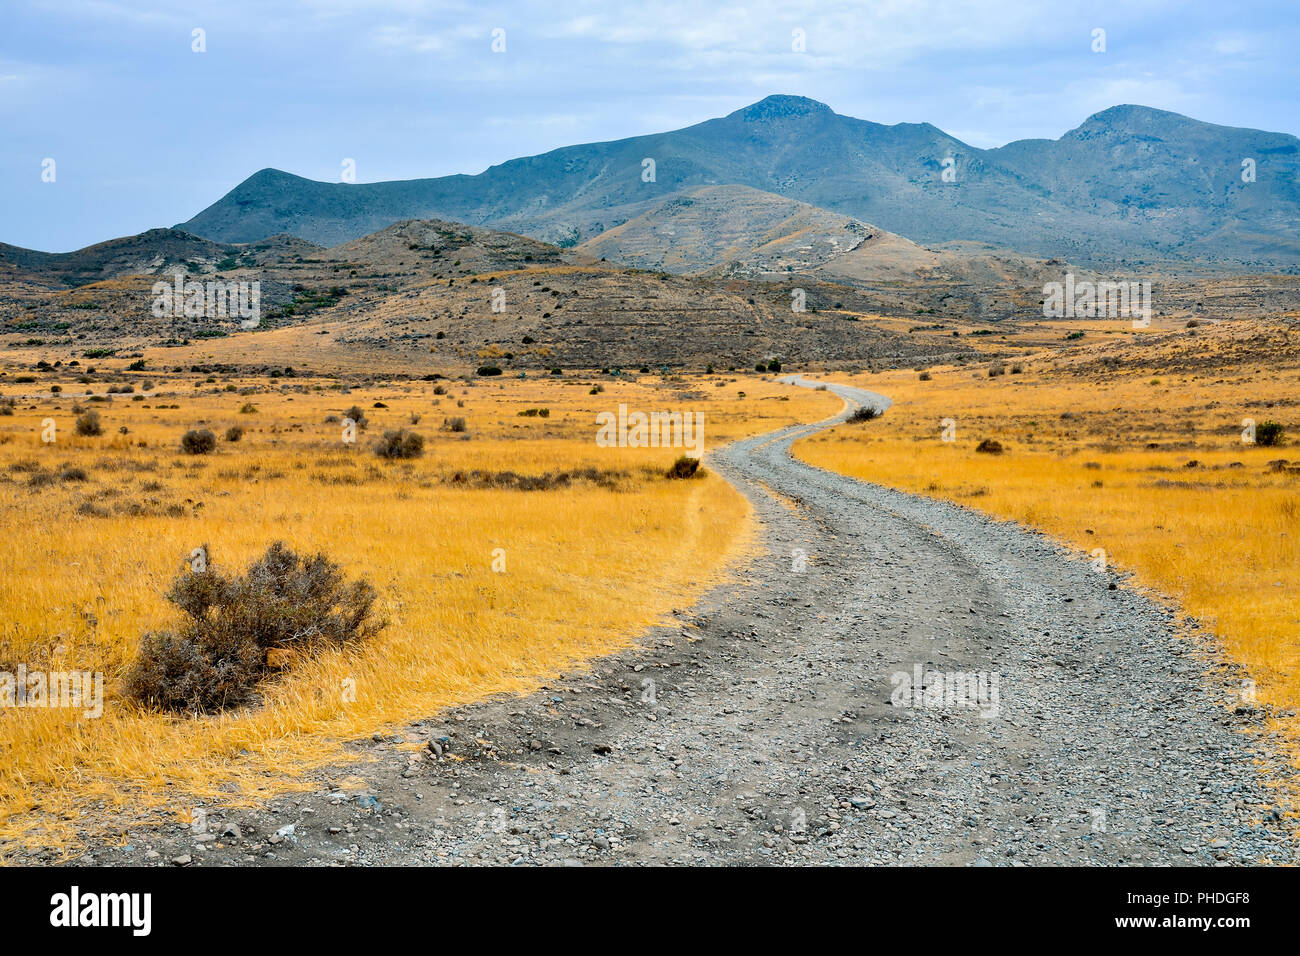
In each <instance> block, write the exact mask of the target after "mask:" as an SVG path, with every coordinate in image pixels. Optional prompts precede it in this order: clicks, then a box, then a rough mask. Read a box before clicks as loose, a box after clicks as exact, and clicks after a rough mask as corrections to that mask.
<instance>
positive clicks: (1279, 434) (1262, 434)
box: [1255, 422, 1286, 447]
mask: <svg viewBox="0 0 1300 956" xmlns="http://www.w3.org/2000/svg"><path fill="white" fill-rule="evenodd" d="M1284 441H1286V429H1285V428H1284V427H1283V426H1282V424H1281V423H1280V422H1261V423H1260V424H1259V425H1256V426H1255V444H1256V445H1265V446H1268V447H1273V446H1276V445H1280V444H1282V443H1283V442H1284Z"/></svg>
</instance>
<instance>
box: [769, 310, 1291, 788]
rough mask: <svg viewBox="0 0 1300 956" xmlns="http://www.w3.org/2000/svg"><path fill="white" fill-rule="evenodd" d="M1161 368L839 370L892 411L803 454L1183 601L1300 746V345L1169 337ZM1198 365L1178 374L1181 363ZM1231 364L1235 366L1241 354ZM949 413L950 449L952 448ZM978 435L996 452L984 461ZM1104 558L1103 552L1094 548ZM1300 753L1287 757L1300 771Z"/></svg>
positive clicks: (1091, 363) (1089, 364)
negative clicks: (963, 510) (951, 506)
mask: <svg viewBox="0 0 1300 956" xmlns="http://www.w3.org/2000/svg"><path fill="white" fill-rule="evenodd" d="M1153 341H1158V342H1159V345H1158V346H1157V347H1154V348H1153V349H1152V351H1151V358H1152V360H1153V363H1154V364H1155V365H1156V366H1157V367H1156V368H1155V370H1152V369H1150V368H1141V367H1124V368H1123V369H1121V370H1116V369H1115V368H1113V367H1108V366H1107V365H1105V363H1104V362H1098V361H1097V360H1096V359H1097V356H1095V355H1093V354H1092V353H1090V352H1088V351H1087V350H1083V351H1081V352H1080V353H1078V354H1076V355H1073V357H1070V358H1064V359H1058V358H1057V357H1056V356H1049V355H1046V354H1041V355H1035V356H1031V357H1029V358H1028V359H1024V360H1008V361H1007V366H1008V369H1009V366H1010V365H1011V364H1016V363H1020V364H1022V365H1023V371H1022V372H1021V373H1020V374H1005V375H1001V376H998V377H992V378H991V377H989V375H988V371H987V369H988V365H987V364H984V365H981V366H979V367H978V368H975V367H971V368H941V369H932V370H931V371H930V372H929V374H930V375H931V376H932V378H931V380H929V381H923V380H921V379H920V376H919V375H918V373H917V372H916V371H913V370H895V371H888V372H881V373H879V374H866V375H857V376H841V375H832V376H827V377H828V378H830V379H833V380H836V381H844V382H847V383H849V384H853V385H857V386H860V387H863V388H868V389H871V390H874V391H878V392H880V393H882V394H885V395H888V396H890V397H891V398H892V399H893V401H894V405H893V407H892V408H890V410H889V411H888V412H887V413H886V415H884V416H883V417H882V418H880V419H877V420H875V421H872V422H867V423H863V424H846V425H842V426H839V427H837V428H835V429H833V430H832V431H829V432H824V433H822V434H820V435H817V436H813V437H810V438H807V439H804V440H803V441H801V442H799V443H797V444H796V445H795V449H794V450H795V454H796V455H797V456H798V457H800V458H802V459H803V460H805V461H807V462H809V463H810V464H813V465H817V466H819V467H822V468H827V469H830V470H834V471H839V472H842V473H845V474H849V475H853V476H856V477H859V478H863V479H866V480H868V481H873V482H877V483H880V484H884V485H888V486H891V487H894V488H898V489H901V490H904V491H909V492H914V493H919V494H924V495H930V496H934V497H938V498H944V499H947V500H950V501H954V502H956V503H958V504H961V505H964V506H966V507H970V508H974V509H977V510H980V511H982V512H986V513H988V514H990V515H993V516H996V517H998V518H1003V519H1010V520H1013V521H1017V522H1020V523H1022V524H1024V525H1027V526H1031V527H1034V528H1038V529H1041V530H1043V531H1045V532H1047V533H1048V534H1050V535H1053V536H1054V537H1056V538H1057V539H1058V540H1061V541H1063V542H1067V543H1068V544H1069V545H1071V546H1073V547H1075V548H1078V549H1080V550H1081V551H1083V552H1085V553H1087V554H1088V555H1090V556H1094V559H1095V558H1104V560H1105V561H1106V562H1108V564H1109V565H1111V566H1118V567H1119V568H1122V569H1126V570H1128V571H1130V572H1132V574H1133V575H1134V583H1135V584H1137V585H1138V586H1140V587H1145V588H1148V589H1150V590H1151V591H1153V592H1156V593H1157V594H1159V595H1161V596H1162V597H1164V598H1165V599H1171V600H1172V601H1173V602H1176V604H1177V605H1178V606H1179V607H1180V608H1181V609H1182V610H1184V611H1185V612H1186V613H1187V614H1190V615H1192V616H1194V617H1195V618H1197V619H1199V621H1200V622H1201V623H1202V624H1203V625H1204V626H1205V627H1207V628H1209V629H1212V630H1213V632H1214V633H1215V634H1216V635H1217V636H1218V637H1219V638H1220V639H1221V640H1222V642H1223V644H1224V646H1225V647H1226V649H1227V651H1228V652H1229V654H1230V655H1231V656H1232V657H1233V658H1235V659H1236V660H1237V661H1239V662H1240V663H1241V664H1243V665H1244V666H1245V667H1246V668H1247V670H1248V672H1249V674H1250V675H1251V679H1252V680H1253V681H1254V682H1255V686H1254V687H1253V688H1252V687H1251V686H1250V685H1247V686H1246V687H1245V688H1244V690H1243V696H1244V698H1245V699H1246V701H1247V702H1249V701H1250V699H1251V692H1252V691H1253V692H1254V693H1255V695H1256V697H1255V700H1256V701H1257V703H1258V704H1260V705H1266V706H1268V707H1270V708H1271V709H1272V712H1273V713H1274V714H1275V718H1274V720H1273V722H1272V725H1271V726H1272V728H1273V729H1276V730H1280V731H1282V732H1283V733H1284V734H1285V735H1287V736H1288V737H1289V739H1290V741H1291V742H1292V743H1293V744H1294V743H1296V742H1297V721H1296V720H1295V719H1292V718H1293V717H1294V714H1295V712H1296V709H1297V708H1300V600H1298V599H1297V594H1298V593H1300V468H1296V469H1294V470H1286V469H1285V466H1279V465H1271V464H1270V463H1271V462H1276V461H1278V460H1286V459H1289V460H1290V461H1291V463H1292V464H1298V463H1300V462H1298V461H1297V460H1298V459H1300V449H1297V447H1296V445H1295V443H1294V439H1295V438H1296V437H1298V436H1297V435H1296V432H1297V428H1296V425H1297V421H1296V418H1295V417H1294V416H1295V410H1296V407H1297V396H1300V349H1294V350H1289V351H1283V352H1272V353H1267V352H1263V351H1261V352H1259V353H1257V355H1256V358H1255V359H1254V360H1245V361H1241V360H1239V351H1237V352H1234V353H1233V354H1232V355H1229V354H1228V352H1227V351H1225V352H1224V361H1223V362H1220V361H1217V360H1216V358H1215V356H1216V350H1238V349H1239V347H1240V345H1241V343H1242V342H1246V343H1247V344H1249V340H1247V339H1244V338H1242V336H1241V335H1236V336H1235V338H1230V337H1228V335H1227V334H1225V335H1221V336H1219V337H1217V338H1215V337H1195V338H1191V337H1186V336H1181V337H1180V336H1166V337H1163V338H1161V339H1159V340H1153ZM1178 350H1182V353H1181V354H1186V355H1188V356H1191V357H1192V358H1193V360H1194V361H1192V362H1190V363H1186V364H1180V362H1179V361H1178V360H1176V359H1175V358H1174V356H1175V355H1177V354H1180V353H1179V352H1178ZM1234 356H1236V357H1234ZM1244 419H1253V420H1254V421H1255V422H1256V423H1257V424H1258V423H1263V422H1264V421H1266V420H1270V419H1273V420H1277V421H1279V422H1282V423H1284V424H1287V425H1288V426H1290V432H1291V435H1292V438H1291V439H1290V440H1289V444H1288V445H1284V446H1282V447H1271V448H1270V447H1262V446H1260V445H1258V444H1246V443H1243V440H1242V433H1243V430H1244V429H1243V420H1244ZM945 420H950V423H951V426H952V428H954V429H955V432H952V431H950V434H952V435H953V436H954V437H955V440H954V441H951V442H946V441H944V440H943V428H944V422H945ZM984 439H993V440H995V441H998V442H1000V443H1001V444H1002V445H1003V446H1004V448H1005V450H1004V452H1003V453H1002V454H985V453H977V452H976V451H975V447H976V445H977V444H978V443H980V442H981V441H982V440H984ZM1096 549H1101V550H1100V553H1094V552H1096ZM1296 753H1297V751H1293V752H1292V754H1291V757H1292V760H1293V761H1294V762H1295V767H1296V769H1297V770H1300V760H1297V759H1296Z"/></svg>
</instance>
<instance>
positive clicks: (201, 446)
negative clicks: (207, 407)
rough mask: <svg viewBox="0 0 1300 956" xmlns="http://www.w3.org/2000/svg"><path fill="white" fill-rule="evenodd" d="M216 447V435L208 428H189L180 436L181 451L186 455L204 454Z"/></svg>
mask: <svg viewBox="0 0 1300 956" xmlns="http://www.w3.org/2000/svg"><path fill="white" fill-rule="evenodd" d="M216 447H217V436H216V435H214V434H212V429H210V428H191V429H190V430H189V431H187V432H186V433H185V434H184V435H182V436H181V451H183V452H185V454H187V455H206V454H207V453H208V452H210V451H212V449H214V448H216Z"/></svg>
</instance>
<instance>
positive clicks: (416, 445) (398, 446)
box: [375, 428, 424, 458]
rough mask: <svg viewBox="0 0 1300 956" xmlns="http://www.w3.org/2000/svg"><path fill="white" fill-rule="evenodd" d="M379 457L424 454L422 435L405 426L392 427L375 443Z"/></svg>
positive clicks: (416, 456)
mask: <svg viewBox="0 0 1300 956" xmlns="http://www.w3.org/2000/svg"><path fill="white" fill-rule="evenodd" d="M375 454H376V455H378V456H379V457H380V458H419V457H420V456H421V455H423V454H424V437H423V436H421V435H417V434H416V433H415V432H409V431H407V430H406V429H405V428H393V429H389V430H388V431H386V432H384V437H383V438H381V439H380V440H379V442H378V443H377V444H376V445H375Z"/></svg>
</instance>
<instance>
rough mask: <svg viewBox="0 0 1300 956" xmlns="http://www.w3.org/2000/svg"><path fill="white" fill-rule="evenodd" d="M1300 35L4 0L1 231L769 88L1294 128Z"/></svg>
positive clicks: (914, 107)
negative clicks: (1160, 112)
mask: <svg viewBox="0 0 1300 956" xmlns="http://www.w3.org/2000/svg"><path fill="white" fill-rule="evenodd" d="M195 30H201V31H203V33H202V39H203V41H204V45H205V46H206V50H205V52H195V51H194V49H193V48H194V47H195V46H196V45H197V41H196V40H195V39H194V36H195V34H194V31H195ZM498 30H501V31H504V46H505V49H504V51H503V52H494V51H493V34H494V31H498ZM1096 30H1104V31H1105V52H1094V50H1093V47H1094V45H1095V41H1094V31H1096ZM796 31H802V34H801V35H802V37H803V47H804V49H803V50H802V51H797V50H796V49H795V46H796V45H797V43H796V36H797V34H796ZM498 45H499V44H498ZM1297 49H1300V3H1298V2H1297V0H1232V2H1231V3H1224V2H1222V0H1122V2H1110V0H1094V2H1074V0H820V2H816V3H807V4H802V3H798V2H794V0H744V2H736V3H729V2H726V0H722V2H712V0H705V2H701V0H685V2H669V3H654V2H651V0H638V2H624V0H541V2H506V3H497V2H491V0H472V2H471V0H466V2H454V0H453V2H443V0H434V2H417V0H279V2H277V0H221V2H215V3H208V2H198V3H195V2H190V3H180V2H172V0H156V2H152V3H146V2H143V0H141V2H133V0H3V8H2V9H0V242H7V243H11V244H14V245H20V246H26V247H29V248H37V249H46V250H51V251H66V250H69V249H74V248H78V247H80V246H83V245H87V244H89V243H92V242H98V241H101V240H104V239H108V238H112V237H115V236H122V235H128V234H131V233H136V232H140V231H142V230H144V229H148V228H150V227H153V226H166V225H172V224H174V223H177V222H180V221H183V220H185V219H188V218H189V217H190V216H192V215H194V214H195V213H196V212H198V211H199V210H200V209H202V208H203V207H205V206H207V205H208V204H209V203H211V202H213V201H215V200H217V199H218V198H220V197H221V196H222V195H223V194H224V193H225V192H226V191H227V190H229V189H230V188H232V187H233V186H235V185H236V184H238V183H239V182H240V181H242V180H243V179H245V178H246V177H247V176H249V175H251V174H252V173H254V172H256V171H257V170H258V169H261V168H263V167H266V166H274V167H278V168H280V169H284V170H288V171H289V172H293V173H297V174H299V175H302V176H308V177H311V178H314V179H322V180H332V181H337V180H338V179H339V177H340V172H341V170H342V168H343V167H342V164H343V161H344V160H345V159H353V160H355V163H356V178H357V181H358V182H371V181H376V180H385V179H412V178H418V177H424V176H440V175H445V174H448V173H477V172H481V171H482V170H483V169H484V168H486V167H487V166H490V165H493V164H496V163H500V162H503V161H504V160H507V159H511V158H514V157H516V156H525V155H529V154H533V153H539V152H544V151H546V150H548V149H553V148H555V147H558V146H564V145H569V144H573V143H581V142H592V141H597V140H607V139H618V138H620V137H624V136H632V135H637V134H641V133H651V132H658V131H662V130H667V129H676V128H680V127H682V126H688V125H691V124H693V123H697V122H700V121H702V120H705V119H709V118H711V117H715V116H721V115H724V114H726V113H729V112H731V111H732V110H735V109H738V108H740V107H742V106H745V105H747V104H748V103H752V102H754V101H755V100H758V99H761V98H762V97H764V96H766V95H768V94H770V93H795V94H800V95H804V96H811V97H813V98H815V99H818V100H821V101H823V102H825V103H828V104H829V105H830V106H831V107H832V108H833V109H835V110H836V112H839V113H843V114H846V115H850V116H857V117H861V118H863V119H870V120H874V121H876V122H880V123H898V122H920V121H927V122H930V123H933V124H935V125H936V126H938V127H940V128H942V129H944V130H946V131H947V132H949V133H951V134H953V135H954V136H957V137H959V138H960V139H963V140H965V141H966V142H968V143H971V144H973V145H976V146H996V145H1001V144H1003V143H1006V142H1008V141H1010V140H1013V139H1021V138H1025V137H1052V138H1055V137H1057V136H1060V135H1061V134H1062V133H1064V132H1065V131H1067V130H1069V129H1072V128H1074V127H1075V126H1078V125H1079V124H1080V123H1081V122H1082V121H1083V120H1084V119H1085V118H1086V117H1087V116H1088V115H1090V114H1091V113H1095V112H1097V111H1098V110H1101V109H1104V108H1106V107H1108V106H1114V105H1116V104H1118V103H1139V104H1143V105H1146V106H1155V107H1159V108H1162V109H1169V110H1174V111H1177V112H1180V113H1185V114H1187V115H1190V116H1194V117H1196V118H1198V119H1203V120H1207V121H1210V122H1215V123H1222V124H1225V125H1232V126H1250V127H1257V128H1260V129H1267V130H1277V131H1282V132H1288V133H1294V134H1300V97H1297V95H1296V91H1297V90H1300V66H1298V65H1297V64H1298V62H1300V57H1297V55H1296V51H1297ZM50 159H52V160H54V166H53V171H54V176H53V179H54V181H53V182H46V181H43V178H42V172H43V169H45V168H47V164H46V162H45V161H46V160H50ZM46 178H48V176H47V177H46Z"/></svg>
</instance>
